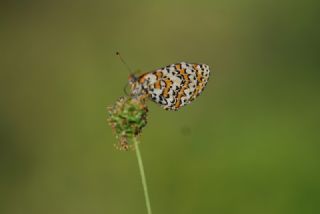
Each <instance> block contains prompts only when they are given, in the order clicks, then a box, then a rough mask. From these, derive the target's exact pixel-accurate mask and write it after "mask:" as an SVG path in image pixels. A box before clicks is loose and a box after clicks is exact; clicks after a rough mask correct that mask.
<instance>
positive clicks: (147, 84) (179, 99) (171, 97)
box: [138, 62, 210, 110]
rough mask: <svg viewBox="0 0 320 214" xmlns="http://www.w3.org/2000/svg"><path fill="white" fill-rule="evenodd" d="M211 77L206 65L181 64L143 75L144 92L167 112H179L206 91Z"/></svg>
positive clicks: (141, 78)
mask: <svg viewBox="0 0 320 214" xmlns="http://www.w3.org/2000/svg"><path fill="white" fill-rule="evenodd" d="M209 75H210V69H209V66H208V65H205V64H195V63H186V62H181V63H177V64H172V65H168V66H166V67H164V68H160V69H157V70H155V71H153V72H149V73H145V74H142V75H141V76H139V77H138V82H139V84H141V86H142V90H144V91H145V93H146V94H147V95H148V96H149V97H150V98H151V99H152V100H153V101H154V102H156V103H158V104H160V105H161V106H162V107H163V108H164V109H166V110H178V109H179V108H180V107H182V106H185V105H187V104H189V103H191V102H192V101H193V100H194V99H195V98H196V97H198V96H199V95H200V94H201V92H202V91H203V90H204V88H205V86H206V84H207V82H208V80H209Z"/></svg>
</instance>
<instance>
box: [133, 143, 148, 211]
mask: <svg viewBox="0 0 320 214" xmlns="http://www.w3.org/2000/svg"><path fill="white" fill-rule="evenodd" d="M133 143H134V146H135V150H136V155H137V159H138V165H139V170H140V175H141V181H142V186H143V192H144V198H145V201H146V207H147V211H148V214H152V212H151V205H150V199H149V194H148V187H147V181H146V176H145V174H144V168H143V163H142V158H141V154H140V150H139V145H138V143H139V142H138V140H137V139H136V138H133Z"/></svg>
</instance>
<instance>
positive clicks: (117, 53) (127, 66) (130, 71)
mask: <svg viewBox="0 0 320 214" xmlns="http://www.w3.org/2000/svg"><path fill="white" fill-rule="evenodd" d="M116 55H117V56H119V58H120V60H121V62H122V63H123V64H124V65H125V66H126V68H127V69H128V71H129V73H130V74H133V72H132V70H131V68H130V67H129V65H128V64H127V63H126V62H125V61H124V60H123V58H122V57H121V55H120V53H119V52H116Z"/></svg>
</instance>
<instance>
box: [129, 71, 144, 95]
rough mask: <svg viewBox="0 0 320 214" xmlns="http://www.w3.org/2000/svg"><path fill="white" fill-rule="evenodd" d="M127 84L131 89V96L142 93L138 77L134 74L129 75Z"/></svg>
mask: <svg viewBox="0 0 320 214" xmlns="http://www.w3.org/2000/svg"><path fill="white" fill-rule="evenodd" d="M128 80H129V82H128V83H129V86H130V89H131V92H130V94H131V95H132V96H139V95H141V94H142V85H141V84H140V83H139V78H138V77H137V76H135V75H134V74H130V75H129V78H128Z"/></svg>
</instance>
